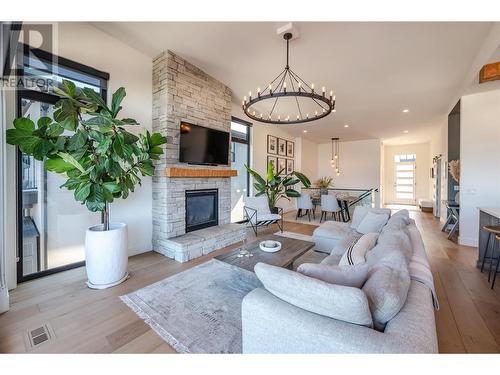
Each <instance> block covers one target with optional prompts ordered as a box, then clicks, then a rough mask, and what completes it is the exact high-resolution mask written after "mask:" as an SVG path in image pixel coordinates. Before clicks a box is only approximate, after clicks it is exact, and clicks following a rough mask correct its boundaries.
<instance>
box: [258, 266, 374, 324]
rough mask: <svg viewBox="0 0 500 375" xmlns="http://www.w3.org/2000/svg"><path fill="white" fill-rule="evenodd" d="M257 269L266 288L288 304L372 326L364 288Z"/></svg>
mask: <svg viewBox="0 0 500 375" xmlns="http://www.w3.org/2000/svg"><path fill="white" fill-rule="evenodd" d="M254 270H255V274H256V275H257V277H258V278H259V280H260V281H261V282H262V284H263V285H264V287H265V288H266V289H267V290H268V291H269V292H270V293H272V294H274V295H275V296H276V297H278V298H280V299H282V300H283V301H285V302H288V303H290V304H292V305H294V306H297V307H300V308H301V309H304V310H307V311H310V312H313V313H316V314H319V315H324V316H327V317H330V318H333V319H338V320H342V321H345V322H349V323H354V324H359V325H364V326H372V316H371V313H370V309H369V306H368V300H367V298H366V295H365V293H364V292H363V291H362V290H361V289H358V288H353V287H349V286H342V285H335V284H329V283H326V282H324V281H321V280H317V279H313V278H311V277H308V276H304V275H302V274H300V273H298V272H294V271H290V270H287V269H285V268H281V267H275V266H271V265H269V264H265V263H257V264H256V265H255V268H254Z"/></svg>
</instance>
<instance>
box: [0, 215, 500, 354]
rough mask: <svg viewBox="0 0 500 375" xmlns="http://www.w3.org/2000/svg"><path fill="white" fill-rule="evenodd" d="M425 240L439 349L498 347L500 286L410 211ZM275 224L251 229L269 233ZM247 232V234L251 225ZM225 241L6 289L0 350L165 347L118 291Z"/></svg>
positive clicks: (307, 228)
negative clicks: (104, 283)
mask: <svg viewBox="0 0 500 375" xmlns="http://www.w3.org/2000/svg"><path fill="white" fill-rule="evenodd" d="M410 214H411V216H412V217H414V218H415V220H416V222H417V225H418V226H419V229H420V230H421V232H422V236H423V239H424V242H425V245H426V249H427V252H428V255H429V259H430V262H431V266H432V269H433V273H434V279H435V283H436V289H437V293H438V296H439V300H440V303H441V309H440V310H439V311H436V325H437V332H438V340H439V349H440V352H442V353H466V352H469V353H491V352H495V353H498V352H500V319H499V318H500V317H499V315H500V290H499V289H498V288H500V285H499V286H498V288H497V289H496V290H493V291H492V290H491V289H489V285H488V282H487V274H484V273H483V274H481V273H480V272H479V270H478V269H477V268H476V267H475V261H476V256H477V255H476V254H477V251H476V249H474V248H470V247H464V246H458V245H456V244H455V243H453V242H451V241H448V240H447V239H446V236H445V235H444V234H443V233H442V232H441V231H440V229H441V228H440V224H439V221H438V220H437V219H435V218H434V217H433V216H432V214H425V213H420V212H411V213H410ZM314 229H315V226H314V225H306V224H301V223H296V222H286V223H285V230H287V231H290V232H297V233H302V234H309V235H310V234H312V232H313V230H314ZM276 230H277V228H276V227H272V228H269V229H268V230H265V231H262V232H260V233H259V235H264V234H268V233H274V232H275V231H276ZM248 235H249V236H250V237H253V236H254V235H253V232H251V231H249V232H248ZM235 247H236V246H232V247H229V248H226V249H222V250H220V251H217V252H214V253H212V254H210V255H207V256H204V257H201V258H198V259H196V260H194V261H191V262H188V263H183V264H181V263H177V262H174V261H172V260H170V259H167V258H165V257H164V256H162V255H160V254H156V253H153V252H149V253H145V254H141V255H137V256H135V257H132V258H130V263H129V269H130V272H131V278H130V279H129V280H127V281H126V282H125V283H123V284H121V285H119V286H116V287H114V288H111V289H107V290H103V291H95V290H90V289H88V288H87V287H86V286H85V284H84V280H85V270H84V269H83V268H79V269H75V270H70V271H66V272H63V273H60V274H57V275H52V276H48V277H45V278H42V279H38V280H34V281H30V282H27V283H23V284H20V285H19V287H18V288H17V289H15V290H14V291H12V292H11V310H10V311H9V312H7V313H5V314H3V315H0V352H2V353H21V352H26V351H29V352H41V353H173V352H174V351H173V349H172V348H171V347H170V346H168V345H167V344H166V343H165V342H164V341H163V340H162V339H161V338H160V337H159V336H157V335H156V334H155V333H154V332H153V331H152V330H151V329H150V328H149V326H147V325H146V324H145V323H144V322H143V321H142V320H141V319H139V318H138V317H137V316H136V315H135V314H134V313H133V312H132V311H131V310H130V309H129V308H128V307H127V306H126V305H125V304H123V303H122V302H121V301H120V299H119V298H118V296H120V295H123V294H126V293H129V292H132V291H134V290H136V289H139V288H141V287H143V286H146V285H149V284H151V283H154V282H156V281H158V280H161V279H163V278H165V277H168V276H170V275H173V274H175V273H177V272H180V271H183V270H185V269H188V268H190V267H193V266H195V265H197V264H200V263H202V262H205V261H207V260H208V259H210V258H212V257H213V256H216V255H219V254H222V253H224V252H227V251H230V250H232V249H234V248H235ZM42 324H47V325H48V326H49V327H50V329H51V330H52V331H53V333H54V334H55V338H54V339H53V340H51V341H49V342H47V343H44V344H42V345H40V346H39V347H37V348H36V349H31V350H28V349H27V346H26V344H25V336H26V333H27V331H28V330H29V329H33V328H36V327H39V326H40V325H42Z"/></svg>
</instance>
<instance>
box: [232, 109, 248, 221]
mask: <svg viewBox="0 0 500 375" xmlns="http://www.w3.org/2000/svg"><path fill="white" fill-rule="evenodd" d="M250 127H251V124H250V123H248V122H246V121H243V120H240V119H237V118H235V117H233V118H232V119H231V168H232V169H236V170H237V171H238V175H237V176H236V177H232V178H231V222H233V223H235V222H238V221H242V220H243V204H244V202H243V200H244V197H246V196H248V193H249V181H250V179H249V176H248V172H247V170H246V169H245V164H250Z"/></svg>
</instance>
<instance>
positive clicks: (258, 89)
mask: <svg viewBox="0 0 500 375" xmlns="http://www.w3.org/2000/svg"><path fill="white" fill-rule="evenodd" d="M257 96H258V97H259V98H260V87H258V88H257Z"/></svg>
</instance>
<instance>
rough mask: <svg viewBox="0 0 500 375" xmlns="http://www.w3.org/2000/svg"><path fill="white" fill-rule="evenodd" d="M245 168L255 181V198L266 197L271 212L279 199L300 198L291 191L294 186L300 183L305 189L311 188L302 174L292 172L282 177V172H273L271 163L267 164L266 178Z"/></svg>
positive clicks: (295, 192)
mask: <svg viewBox="0 0 500 375" xmlns="http://www.w3.org/2000/svg"><path fill="white" fill-rule="evenodd" d="M245 168H246V170H247V171H248V173H250V175H251V176H252V177H253V178H254V180H255V183H254V184H253V187H254V188H255V191H256V194H255V196H256V197H260V196H261V195H266V196H267V200H268V203H269V209H270V210H271V211H273V210H274V208H275V207H276V203H277V202H278V201H279V200H280V199H281V198H285V199H288V200H290V198H298V197H300V193H299V192H298V191H297V190H295V189H293V186H294V185H296V184H298V183H299V182H300V183H302V185H304V187H305V188H308V187H310V186H311V181H310V180H309V178H307V176H305V175H304V174H302V173H300V172H297V171H293V172H291V173H288V174H285V175H283V171H284V170H281V171H278V172H275V170H274V166H273V164H271V163H268V164H267V176H266V178H263V177H262V176H261V175H259V174H258V173H257V172H255V171H254V170H253V169H251V168H250V167H249V166H248V165H246V164H245Z"/></svg>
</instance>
